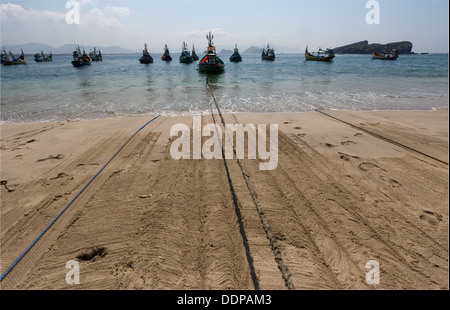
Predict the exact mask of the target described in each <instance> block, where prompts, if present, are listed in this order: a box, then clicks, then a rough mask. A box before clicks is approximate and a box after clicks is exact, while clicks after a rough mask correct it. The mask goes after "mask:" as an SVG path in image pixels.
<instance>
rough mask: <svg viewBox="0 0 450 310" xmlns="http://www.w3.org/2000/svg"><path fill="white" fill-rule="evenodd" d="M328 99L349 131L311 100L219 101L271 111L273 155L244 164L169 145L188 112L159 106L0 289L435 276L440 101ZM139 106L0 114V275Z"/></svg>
mask: <svg viewBox="0 0 450 310" xmlns="http://www.w3.org/2000/svg"><path fill="white" fill-rule="evenodd" d="M326 112H327V113H329V114H330V115H333V116H336V117H338V118H340V119H342V120H345V121H347V122H350V123H352V124H354V125H357V126H359V127H360V128H361V129H362V130H359V129H357V128H355V127H351V126H349V125H348V124H344V123H342V122H339V121H336V120H334V119H332V118H330V117H327V116H325V115H323V114H320V113H317V112H310V113H297V114H283V113H278V114H236V115H224V118H225V120H226V122H227V123H228V122H229V123H237V122H239V123H241V124H244V125H245V124H248V123H253V124H275V123H276V124H278V125H279V135H278V143H279V145H278V166H277V168H276V169H274V170H266V171H263V170H259V160H252V159H247V157H246V159H243V160H240V162H239V163H240V164H241V166H242V168H243V169H244V170H245V172H246V174H245V175H243V173H242V170H241V167H240V166H239V163H238V162H237V160H236V159H229V160H226V165H225V163H224V161H223V160H222V159H212V160H206V159H204V158H202V159H197V160H194V159H182V160H174V159H172V157H171V156H170V152H169V149H170V145H171V144H170V141H172V140H173V138H172V139H171V138H170V135H169V133H170V128H171V127H172V125H174V124H178V123H184V124H187V125H188V126H189V127H192V117H159V118H157V119H156V120H155V121H153V122H152V123H150V124H149V125H148V126H147V127H145V128H144V129H143V130H142V131H141V132H139V133H138V134H137V135H136V136H135V137H134V138H133V139H132V140H131V141H130V143H129V144H127V145H126V147H125V148H123V150H122V151H121V152H120V153H119V154H118V155H117V157H115V158H114V159H113V160H112V161H111V162H110V164H109V165H108V166H107V167H106V168H105V169H104V170H103V171H102V172H101V173H100V174H99V175H98V177H97V178H96V179H95V180H94V181H93V182H92V183H91V184H90V185H89V186H88V187H87V188H86V190H85V191H84V192H83V193H82V194H81V195H80V196H79V197H78V198H77V199H76V200H75V201H74V202H73V204H71V205H70V207H69V208H68V209H67V210H66V211H65V212H64V213H63V215H62V216H61V217H60V218H59V219H58V220H57V221H56V222H55V224H54V225H53V226H52V227H51V228H50V229H49V230H48V231H47V233H46V234H45V235H44V236H43V237H42V238H41V239H40V240H39V241H38V242H37V243H36V244H35V246H34V247H33V248H32V249H31V250H30V251H29V253H28V254H27V255H26V256H24V258H23V259H22V260H21V261H20V262H19V263H18V264H17V265H16V266H15V268H14V269H13V270H12V271H11V272H10V273H9V274H8V275H7V276H6V277H5V279H4V280H3V281H2V282H1V283H0V285H1V288H2V289H16V288H19V289H254V288H255V287H259V288H262V289H276V290H283V289H287V288H288V286H289V285H291V286H292V287H295V289H297V290H303V289H449V283H448V270H449V269H448V262H449V240H448V232H449V225H448V224H449V208H448V184H449V183H448V109H447V108H444V109H437V110H436V111H430V112H425V111H395V112H393V111H382V112H350V111H326ZM149 119H151V117H149V118H130V119H105V120H95V121H67V122H56V123H38V124H26V125H2V126H1V180H2V181H3V183H2V184H3V185H2V186H1V273H2V274H3V273H4V272H5V270H6V269H7V268H8V267H9V266H10V265H11V264H12V263H13V261H14V260H15V259H16V258H17V257H18V256H19V255H20V254H21V253H22V252H23V251H24V250H25V249H26V248H27V246H28V245H29V244H30V243H31V242H32V241H33V240H34V239H35V238H36V237H37V236H38V235H39V233H40V232H41V231H42V230H43V229H44V228H45V227H46V226H47V225H48V224H49V223H50V222H51V221H52V219H53V218H55V216H56V215H57V214H58V213H59V212H61V210H62V209H63V208H64V207H65V206H66V205H67V204H68V203H69V202H70V201H71V199H72V198H73V197H74V196H75V195H76V194H77V193H78V192H79V191H80V190H81V189H82V188H83V186H84V185H85V184H86V183H87V182H88V181H89V180H90V179H91V178H92V177H93V175H94V174H95V173H96V172H97V171H98V170H99V169H100V168H101V167H102V166H103V165H104V164H105V163H106V162H107V161H108V159H109V158H111V156H112V155H113V154H114V153H115V152H116V151H117V150H118V149H119V147H120V146H121V145H123V143H124V142H125V141H127V140H128V139H129V137H130V136H131V135H132V134H133V133H134V132H135V131H136V130H137V129H138V128H139V127H141V126H142V125H143V124H145V123H146V122H147V121H148V120H149ZM215 119H216V121H219V120H220V118H219V117H218V116H217V115H215ZM207 123H212V117H211V116H203V117H202V124H203V125H205V124H207ZM365 130H368V131H371V132H373V133H376V134H379V135H382V136H383V137H386V138H389V139H391V140H394V141H397V142H400V143H402V144H404V145H406V146H408V147H410V148H414V149H416V150H418V151H420V152H423V153H425V154H428V155H431V156H433V157H435V158H437V159H439V160H440V161H439V160H435V159H432V158H430V157H427V156H424V155H423V154H420V153H418V152H414V151H411V150H408V149H405V148H403V147H401V146H399V145H397V144H393V143H390V142H389V141H386V140H383V139H380V138H378V137H374V136H373V135H370V134H369V133H368V132H367V131H365ZM205 140H206V138H203V141H205ZM446 163H447V164H446ZM227 172H228V175H227ZM5 181H6V184H5V183H4V182H5ZM248 184H250V189H249V186H248ZM255 201H257V202H258V204H257V205H255ZM257 207H258V208H259V209H258V208H257ZM70 260H76V261H78V262H79V266H80V284H79V285H69V284H67V283H66V274H67V272H68V271H69V269H67V268H66V263H67V262H68V261H70ZM370 260H376V261H377V262H378V263H379V266H380V283H379V284H376V285H373V284H372V285H371V284H367V283H366V274H367V273H368V272H369V271H370V270H371V269H370V268H367V267H366V263H367V262H368V261H370ZM280 267H281V268H284V269H283V270H284V274H283V273H282V272H281V271H282V270H281V269H280ZM283 276H284V278H283Z"/></svg>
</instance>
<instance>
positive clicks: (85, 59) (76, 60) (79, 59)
mask: <svg viewBox="0 0 450 310" xmlns="http://www.w3.org/2000/svg"><path fill="white" fill-rule="evenodd" d="M72 55H73V61H72V62H71V64H72V65H73V66H74V67H84V66H88V65H90V64H91V62H92V59H91V57H89V55H88V54H86V52H85V50H84V48H83V53H81V50H80V46H79V45H77V47H76V49H75V51H73V53H72Z"/></svg>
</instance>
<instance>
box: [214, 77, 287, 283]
mask: <svg viewBox="0 0 450 310" xmlns="http://www.w3.org/2000/svg"><path fill="white" fill-rule="evenodd" d="M206 85H207V87H208V89H209V91H210V92H211V96H212V98H213V101H214V104H215V106H216V109H217V111H218V112H219V116H220V118H221V121H222V125H223V127H224V128H226V127H225V119H224V118H223V115H222V112H221V111H220V108H219V105H218V103H217V100H216V98H215V96H214V93H213V91H212V89H211V87H210V86H209V83H208V80H206ZM211 112H212V111H211ZM213 119H214V115H213ZM214 122H215V121H214ZM225 135H226V131H225ZM228 138H229V137H228ZM231 145H233V153H234V156H236V160H237V163H238V165H239V168H240V169H241V172H242V176H243V177H244V180H245V183H246V185H247V188H248V190H249V192H250V196H251V197H252V201H253V203H254V205H255V207H256V210H257V212H258V215H259V218H260V221H261V224H262V226H263V228H264V231H265V232H266V236H267V238H268V239H269V241H270V246H271V248H272V252H273V254H274V256H275V261H276V262H277V264H278V269H280V272H281V275H282V277H283V279H284V282H285V285H286V287H287V288H288V289H289V290H294V289H295V287H294V284H293V283H292V278H291V274H290V272H289V269H288V267H287V266H286V264H285V263H284V261H283V257H282V255H281V251H280V247H279V246H278V244H277V241H276V239H275V237H274V236H273V234H272V230H271V228H270V225H269V222H268V221H267V219H266V217H265V215H264V211H263V210H262V207H261V205H260V203H259V200H258V196H257V194H256V192H255V190H254V189H253V186H252V184H251V183H250V179H249V177H248V174H247V172H246V171H245V168H244V166H243V165H242V163H241V161H240V160H239V158H237V155H236V149H235V147H234V144H233V143H231ZM222 156H223V160H224V162H225V156H224V154H223V149H222Z"/></svg>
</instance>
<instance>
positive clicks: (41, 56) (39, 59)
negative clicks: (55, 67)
mask: <svg viewBox="0 0 450 310" xmlns="http://www.w3.org/2000/svg"><path fill="white" fill-rule="evenodd" d="M52 60H53V55H52V52H50V54H49V55H48V56H45V55H44V51H41V52H40V53H36V54H34V61H36V62H45V61H52Z"/></svg>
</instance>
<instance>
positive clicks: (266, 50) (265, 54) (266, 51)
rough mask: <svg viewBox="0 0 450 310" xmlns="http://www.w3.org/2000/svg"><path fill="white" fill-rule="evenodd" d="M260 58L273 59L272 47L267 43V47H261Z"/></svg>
mask: <svg viewBox="0 0 450 310" xmlns="http://www.w3.org/2000/svg"><path fill="white" fill-rule="evenodd" d="M261 59H262V60H275V51H274V49H273V47H270V46H269V44H267V47H265V48H263V50H262V53H261Z"/></svg>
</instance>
